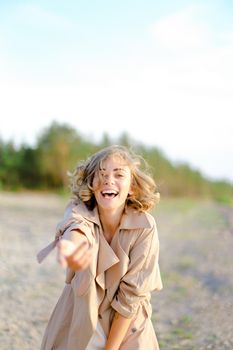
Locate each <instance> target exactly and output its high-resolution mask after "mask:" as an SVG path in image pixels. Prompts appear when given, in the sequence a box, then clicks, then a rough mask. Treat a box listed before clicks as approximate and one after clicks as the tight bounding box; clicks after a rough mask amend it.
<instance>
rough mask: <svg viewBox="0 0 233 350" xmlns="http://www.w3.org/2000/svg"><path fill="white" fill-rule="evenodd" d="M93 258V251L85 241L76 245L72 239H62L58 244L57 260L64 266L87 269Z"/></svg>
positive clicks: (75, 269) (76, 269) (73, 268)
mask: <svg viewBox="0 0 233 350" xmlns="http://www.w3.org/2000/svg"><path fill="white" fill-rule="evenodd" d="M91 258H92V251H91V249H90V248H89V247H88V243H87V242H85V241H83V242H81V243H80V244H79V245H76V244H74V243H73V242H72V241H70V240H66V239H61V240H60V241H59V242H58V244H57V260H58V262H59V264H60V265H61V266H62V267H69V268H71V269H72V270H73V271H80V270H85V269H86V268H87V267H88V266H89V264H90V262H91Z"/></svg>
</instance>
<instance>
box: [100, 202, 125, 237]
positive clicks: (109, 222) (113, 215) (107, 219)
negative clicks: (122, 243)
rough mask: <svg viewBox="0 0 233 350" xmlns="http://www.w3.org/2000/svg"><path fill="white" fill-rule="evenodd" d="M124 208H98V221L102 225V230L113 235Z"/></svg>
mask: <svg viewBox="0 0 233 350" xmlns="http://www.w3.org/2000/svg"><path fill="white" fill-rule="evenodd" d="M123 211H124V208H122V209H120V210H116V211H105V210H103V211H102V210H101V209H100V210H99V216H100V221H101V224H102V227H103V231H104V232H105V233H106V234H108V235H110V236H113V235H114V233H115V232H116V230H117V228H118V227H119V225H120V222H121V217H122V214H123Z"/></svg>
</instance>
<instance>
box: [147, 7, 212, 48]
mask: <svg viewBox="0 0 233 350" xmlns="http://www.w3.org/2000/svg"><path fill="white" fill-rule="evenodd" d="M203 10H204V7H203V6H201V5H192V6H189V7H186V8H185V9H183V10H181V11H179V12H176V13H173V14H171V15H168V16H166V17H164V18H162V19H160V20H159V21H157V22H155V23H154V24H153V25H152V26H151V27H150V30H151V32H152V34H153V35H154V37H155V39H156V41H157V43H159V44H160V45H161V46H163V47H165V48H167V49H176V50H180V49H186V50H187V49H189V50H190V49H191V50H192V51H193V50H196V49H203V48H205V47H206V44H207V43H208V41H209V40H210V37H211V36H210V32H209V30H208V26H207V25H206V23H205V22H204V21H203V20H201V16H200V14H201V13H202V12H203Z"/></svg>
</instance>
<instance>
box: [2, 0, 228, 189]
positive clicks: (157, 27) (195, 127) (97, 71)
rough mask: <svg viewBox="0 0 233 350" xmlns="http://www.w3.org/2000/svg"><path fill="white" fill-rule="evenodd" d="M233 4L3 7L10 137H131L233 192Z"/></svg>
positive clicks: (104, 0) (144, 1)
mask: <svg viewBox="0 0 233 350" xmlns="http://www.w3.org/2000/svg"><path fill="white" fill-rule="evenodd" d="M232 62H233V1H231V0H228V1H226V0H211V1H208V0H206V1H205V0H202V1H192V0H183V1H182V0H156V1H155V0H117V1H115V0H111V1H109V0H86V1H81V0H67V1H61V0H50V1H45V0H44V1H40V0H38V1H33V0H30V1H24V0H22V1H20V0H18V1H16V0H15V1H14V0H9V1H2V0H0V98H1V102H0V138H1V139H2V140H3V141H9V140H13V141H14V142H15V144H18V145H20V144H22V143H26V144H28V145H35V143H36V140H37V137H38V135H39V134H40V133H41V131H42V130H44V128H46V127H48V126H49V125H50V124H51V123H52V121H57V122H59V123H67V124H69V125H70V126H72V127H74V128H76V129H77V131H78V132H80V133H81V134H82V135H84V136H85V137H87V138H89V139H91V140H96V141H98V140H100V139H101V137H102V135H103V134H104V133H107V134H108V135H109V136H111V137H112V138H113V139H114V138H117V137H118V136H119V135H120V134H122V133H123V132H126V133H127V134H128V135H129V136H130V137H131V138H132V139H133V140H135V141H137V142H140V143H143V144H145V145H148V146H155V147H158V148H159V149H161V150H162V151H163V153H164V154H165V155H166V156H167V157H168V158H169V159H170V160H171V161H173V162H186V163H188V164H190V165H191V166H192V167H193V168H194V169H196V170H199V171H201V172H202V173H203V175H205V176H207V177H209V178H210V179H226V180H230V181H232V182H233V141H232V135H233V63H232Z"/></svg>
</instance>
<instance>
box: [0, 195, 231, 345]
mask: <svg viewBox="0 0 233 350" xmlns="http://www.w3.org/2000/svg"><path fill="white" fill-rule="evenodd" d="M65 205H66V200H65V199H63V198H61V197H59V196H56V195H48V194H30V193H22V194H12V193H0V223H1V224H0V242H1V245H0V282H1V289H0V298H1V304H0V314H1V318H0V349H1V350H37V349H39V346H40V341H41V337H42V334H43V331H44V328H45V326H46V323H47V320H48V317H49V315H50V314H51V311H52V309H53V307H54V305H55V303H56V302H57V299H58V297H59V295H60V292H61V289H62V286H63V281H64V271H63V270H61V269H60V267H59V266H58V265H57V264H56V262H55V254H54V253H52V254H51V255H50V256H49V257H48V258H47V259H46V261H45V262H44V263H43V264H42V265H38V264H37V262H36V259H35V255H36V253H37V252H38V250H39V249H40V248H42V247H43V246H45V245H46V244H47V243H48V242H49V241H50V240H52V239H53V235H54V230H55V227H56V224H57V222H58V221H59V220H60V219H61V217H62V215H63V210H64V207H65ZM155 218H156V221H157V224H158V230H159V237H160V243H161V254H160V266H161V271H162V276H163V283H164V289H163V290H162V291H161V292H159V293H153V296H152V303H153V310H154V313H153V322H154V326H155V330H156V333H157V336H158V339H159V343H160V347H161V350H207V349H216V350H225V349H229V350H233V253H232V252H233V212H232V209H231V208H229V207H227V206H223V205H219V204H214V203H209V202H198V201H196V202H195V201H192V200H190V201H189V200H187V199H186V200H164V201H163V200H162V201H161V203H160V205H159V206H158V209H157V210H156V211H155Z"/></svg>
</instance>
